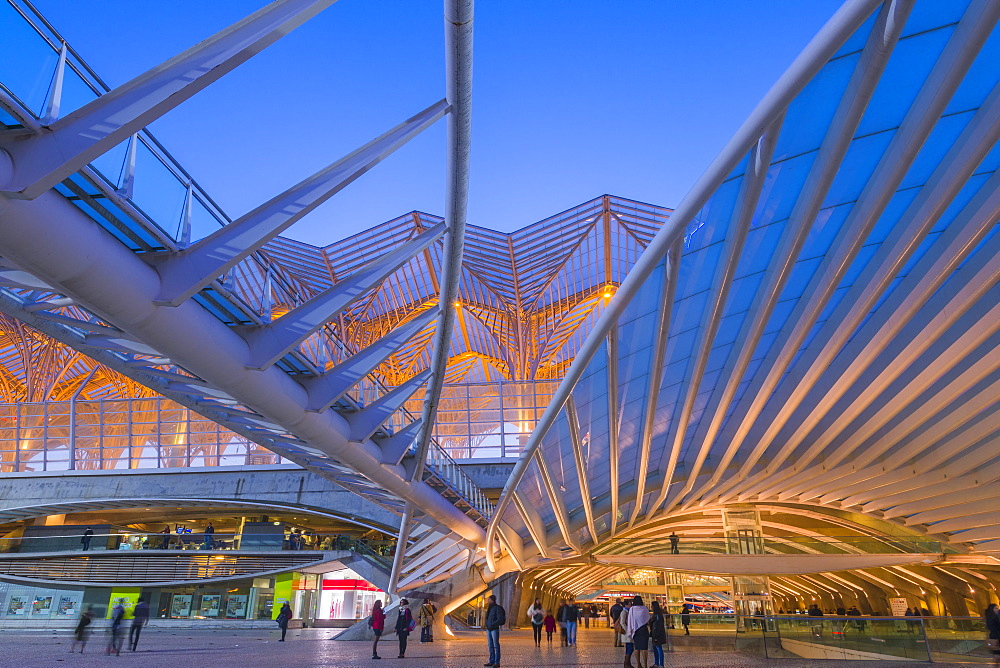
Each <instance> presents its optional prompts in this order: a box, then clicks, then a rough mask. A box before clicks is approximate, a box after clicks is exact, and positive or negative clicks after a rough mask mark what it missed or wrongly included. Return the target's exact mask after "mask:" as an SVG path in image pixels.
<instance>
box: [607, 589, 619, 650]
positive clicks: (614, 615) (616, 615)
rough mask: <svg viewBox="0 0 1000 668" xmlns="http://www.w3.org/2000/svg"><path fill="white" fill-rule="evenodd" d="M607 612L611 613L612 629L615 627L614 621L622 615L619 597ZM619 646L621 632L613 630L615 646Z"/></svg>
mask: <svg viewBox="0 0 1000 668" xmlns="http://www.w3.org/2000/svg"><path fill="white" fill-rule="evenodd" d="M608 614H610V615H611V628H612V630H613V629H614V628H615V622H617V621H618V618H619V617H621V616H622V600H621V599H618V600H617V601H615V604H614V605H613V606H611V610H609V611H608ZM621 646H622V637H621V634H619V633H618V631H615V647H621Z"/></svg>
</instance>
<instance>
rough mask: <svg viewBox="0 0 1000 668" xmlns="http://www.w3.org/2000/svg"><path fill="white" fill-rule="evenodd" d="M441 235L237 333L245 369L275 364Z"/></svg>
mask: <svg viewBox="0 0 1000 668" xmlns="http://www.w3.org/2000/svg"><path fill="white" fill-rule="evenodd" d="M443 234H444V223H441V224H440V225H436V226H434V227H432V228H431V229H429V230H427V231H426V232H423V233H422V234H419V235H417V236H416V237H414V238H413V239H410V240H409V241H407V242H406V243H404V244H403V245H401V246H400V247H399V248H396V249H395V250H393V251H390V252H389V253H386V254H385V255H383V256H382V257H380V258H377V259H375V260H373V261H372V262H371V263H369V264H367V265H365V266H364V267H362V268H361V269H359V270H358V271H356V272H355V273H353V274H351V275H350V276H349V277H347V278H345V279H344V280H342V281H338V282H337V283H336V284H335V285H333V286H332V287H330V288H328V289H327V290H324V291H323V292H321V293H320V294H318V295H316V296H315V297H313V298H312V299H310V300H309V301H307V302H306V303H304V304H302V305H301V306H297V307H295V308H294V309H292V310H291V311H289V312H288V313H286V314H284V315H283V316H281V317H280V318H278V319H277V320H275V321H274V322H270V323H267V324H264V325H262V326H260V327H254V328H245V329H242V330H240V333H241V334H242V335H243V338H245V339H246V340H247V344H249V346H250V363H249V365H248V366H249V367H250V368H252V369H266V368H267V367H269V366H271V365H272V364H274V363H275V362H277V361H278V360H279V359H281V358H282V357H284V356H285V355H286V354H288V353H289V352H290V351H292V350H294V349H295V348H296V347H298V346H299V345H300V344H301V343H302V342H303V341H304V340H305V339H306V338H308V337H309V336H310V335H312V334H314V333H316V332H317V331H318V330H319V329H320V328H321V327H323V326H324V325H325V324H327V323H328V322H329V321H330V320H331V319H332V318H334V317H335V316H336V315H337V314H338V313H340V312H341V311H343V310H345V309H347V308H348V307H349V306H350V305H351V304H353V303H354V302H356V301H357V300H358V299H360V298H361V297H362V296H363V295H365V294H366V293H367V292H368V291H370V290H372V289H373V288H375V287H376V286H377V285H379V284H380V283H381V282H382V281H384V280H385V279H386V278H388V277H389V276H390V275H392V274H393V273H394V272H395V271H396V270H397V269H399V268H400V267H401V266H402V265H404V264H406V263H407V262H409V261H410V260H411V259H413V257H414V256H415V255H417V254H418V253H421V252H422V251H423V250H424V249H425V248H427V247H428V246H430V245H431V244H432V243H434V242H435V241H437V240H438V239H440V238H441V236H442V235H443Z"/></svg>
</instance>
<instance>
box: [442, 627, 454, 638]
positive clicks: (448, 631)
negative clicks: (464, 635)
mask: <svg viewBox="0 0 1000 668" xmlns="http://www.w3.org/2000/svg"><path fill="white" fill-rule="evenodd" d="M444 630H445V633H447V634H448V635H450V636H451V637H452V638H454V637H455V634H454V633H453V632H452V630H451V627H450V626H448V625H447V624H445V625H444Z"/></svg>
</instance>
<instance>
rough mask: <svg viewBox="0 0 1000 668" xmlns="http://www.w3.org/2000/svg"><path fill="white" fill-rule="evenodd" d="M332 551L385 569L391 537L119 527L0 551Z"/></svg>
mask: <svg viewBox="0 0 1000 668" xmlns="http://www.w3.org/2000/svg"><path fill="white" fill-rule="evenodd" d="M107 551H112V552H122V551H133V552H135V551H155V552H156V553H157V554H160V553H163V552H184V553H189V552H192V551H195V552H198V551H201V552H211V553H216V552H231V551H250V552H331V551H348V552H354V553H356V554H358V555H360V556H363V557H366V558H368V559H371V560H373V561H375V562H376V563H378V564H379V565H380V566H383V567H385V568H386V569H388V568H389V566H390V565H391V562H392V557H393V555H394V554H395V553H396V541H395V540H367V539H364V538H354V537H351V536H345V535H343V534H336V533H308V534H302V533H298V534H288V533H284V532H282V533H274V534H261V533H223V532H216V533H213V534H211V535H209V536H206V535H205V534H204V533H173V532H172V533H154V532H143V531H129V532H124V531H118V532H114V533H94V534H91V535H90V536H84V535H83V533H81V532H80V531H74V532H73V533H65V534H53V535H44V536H10V537H4V538H0V554H20V555H25V554H34V553H54V552H107Z"/></svg>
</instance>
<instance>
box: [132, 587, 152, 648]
mask: <svg viewBox="0 0 1000 668" xmlns="http://www.w3.org/2000/svg"><path fill="white" fill-rule="evenodd" d="M148 623H149V603H146V599H144V598H140V599H139V602H138V603H136V604H135V609H134V610H133V611H132V626H131V627H129V630H128V646H129V649H130V650H132V651H133V652H134V651H135V648H136V647H138V646H139V634H140V633H142V629H143V628H144V627H145V626H146V624H148Z"/></svg>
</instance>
